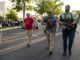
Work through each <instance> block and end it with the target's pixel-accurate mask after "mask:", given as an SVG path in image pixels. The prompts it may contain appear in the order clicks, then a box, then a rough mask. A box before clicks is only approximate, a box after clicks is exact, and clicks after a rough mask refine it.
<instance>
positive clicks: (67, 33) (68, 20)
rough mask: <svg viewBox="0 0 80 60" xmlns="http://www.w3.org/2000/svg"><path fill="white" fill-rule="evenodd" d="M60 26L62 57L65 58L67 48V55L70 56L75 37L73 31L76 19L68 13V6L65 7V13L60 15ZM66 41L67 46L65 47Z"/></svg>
mask: <svg viewBox="0 0 80 60" xmlns="http://www.w3.org/2000/svg"><path fill="white" fill-rule="evenodd" d="M59 23H60V26H61V27H62V35H63V50H64V52H63V56H66V52H67V48H68V51H69V55H70V56H71V55H72V51H71V49H72V45H73V41H74V37H75V30H76V26H77V25H76V24H77V19H76V17H75V16H74V15H73V14H72V13H71V12H70V5H66V6H65V13H63V14H61V15H60V20H59ZM67 40H68V41H69V44H68V45H67Z"/></svg>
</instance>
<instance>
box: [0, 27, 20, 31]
mask: <svg viewBox="0 0 80 60" xmlns="http://www.w3.org/2000/svg"><path fill="white" fill-rule="evenodd" d="M16 28H21V26H18V27H13V28H5V29H0V32H2V31H7V30H12V29H16Z"/></svg>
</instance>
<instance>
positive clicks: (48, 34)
mask: <svg viewBox="0 0 80 60" xmlns="http://www.w3.org/2000/svg"><path fill="white" fill-rule="evenodd" d="M46 38H47V40H48V41H47V42H48V47H47V48H48V49H49V48H50V33H49V32H48V31H46Z"/></svg>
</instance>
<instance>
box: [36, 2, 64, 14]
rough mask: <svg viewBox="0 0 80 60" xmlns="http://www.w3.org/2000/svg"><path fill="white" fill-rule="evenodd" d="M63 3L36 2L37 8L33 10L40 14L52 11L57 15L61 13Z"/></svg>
mask: <svg viewBox="0 0 80 60" xmlns="http://www.w3.org/2000/svg"><path fill="white" fill-rule="evenodd" d="M63 4H64V2H62V1H60V0H36V5H37V8H35V10H36V11H37V12H38V13H40V14H43V13H46V12H47V11H49V10H50V11H52V12H53V13H54V14H56V15H58V14H59V13H61V12H62V8H61V6H62V5H63Z"/></svg>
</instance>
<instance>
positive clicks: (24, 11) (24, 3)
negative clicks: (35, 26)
mask: <svg viewBox="0 0 80 60" xmlns="http://www.w3.org/2000/svg"><path fill="white" fill-rule="evenodd" d="M22 1H23V20H24V19H25V7H26V6H25V1H24V0H22Z"/></svg>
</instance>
